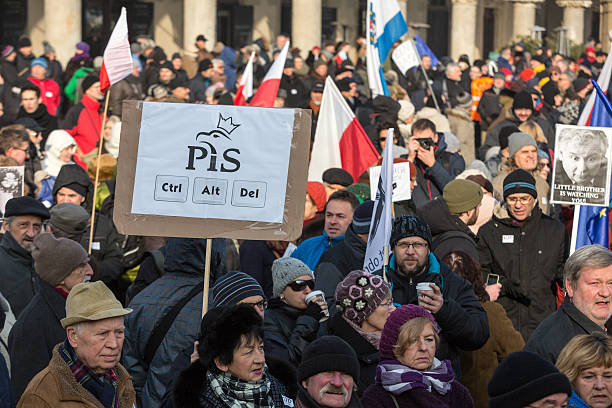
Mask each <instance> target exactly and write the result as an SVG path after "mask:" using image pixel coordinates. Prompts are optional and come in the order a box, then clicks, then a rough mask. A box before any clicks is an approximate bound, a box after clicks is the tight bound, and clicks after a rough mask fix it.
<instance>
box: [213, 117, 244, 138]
mask: <svg viewBox="0 0 612 408" xmlns="http://www.w3.org/2000/svg"><path fill="white" fill-rule="evenodd" d="M238 126H240V124H234V123H233V121H232V117H231V116H229V117H227V118H224V117H223V115H222V114H221V113H219V122H218V123H217V129H221V130H223V131H224V132H225V133H226V134H227V135H228V136H229V135H231V134H232V132H233V131H234V130H236V128H237V127H238Z"/></svg>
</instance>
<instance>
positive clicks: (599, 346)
mask: <svg viewBox="0 0 612 408" xmlns="http://www.w3.org/2000/svg"><path fill="white" fill-rule="evenodd" d="M557 368H558V369H559V371H561V372H562V373H563V374H565V375H566V376H567V377H568V378H569V380H570V382H571V383H572V388H573V392H572V397H571V398H570V400H569V406H571V407H574V408H608V407H612V339H611V338H610V337H609V336H608V335H606V334H604V333H601V332H594V333H591V334H583V335H580V336H576V337H574V338H573V339H571V340H570V341H569V343H567V345H566V346H565V347H564V348H563V350H561V354H559V359H558V360H557Z"/></svg>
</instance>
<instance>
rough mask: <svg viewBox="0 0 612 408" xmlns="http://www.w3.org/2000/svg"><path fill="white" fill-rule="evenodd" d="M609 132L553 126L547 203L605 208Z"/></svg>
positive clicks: (607, 181) (611, 134) (607, 185)
mask: <svg viewBox="0 0 612 408" xmlns="http://www.w3.org/2000/svg"><path fill="white" fill-rule="evenodd" d="M611 136H612V129H611V128H605V127H590V126H588V127H585V126H570V125H557V129H556V135H555V151H556V155H555V162H554V165H553V174H552V180H553V182H552V188H551V202H552V203H556V204H580V205H593V206H607V205H608V201H609V197H610V169H611V168H610V154H609V146H610V140H611Z"/></svg>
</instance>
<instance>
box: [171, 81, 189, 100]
mask: <svg viewBox="0 0 612 408" xmlns="http://www.w3.org/2000/svg"><path fill="white" fill-rule="evenodd" d="M167 88H168V90H169V91H170V95H169V96H168V97H167V98H166V100H165V102H189V92H190V90H189V83H188V82H187V81H185V80H184V79H183V78H180V77H178V76H176V77H174V78H173V79H172V81H170V83H169V84H168V85H167Z"/></svg>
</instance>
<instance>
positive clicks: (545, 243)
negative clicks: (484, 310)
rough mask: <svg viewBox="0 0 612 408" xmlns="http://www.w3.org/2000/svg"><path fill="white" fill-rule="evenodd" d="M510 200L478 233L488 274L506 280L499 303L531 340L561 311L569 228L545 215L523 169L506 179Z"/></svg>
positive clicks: (482, 264) (480, 254) (504, 188)
mask: <svg viewBox="0 0 612 408" xmlns="http://www.w3.org/2000/svg"><path fill="white" fill-rule="evenodd" d="M503 194H504V202H503V203H500V204H498V206H497V207H496V208H495V210H494V212H493V218H492V219H491V220H490V221H489V222H488V223H486V224H485V225H483V226H482V227H481V228H480V230H479V231H478V238H479V240H478V252H479V257H480V264H481V266H482V272H483V274H484V276H487V275H488V274H495V275H498V276H499V277H500V278H501V279H500V281H499V283H501V285H502V287H501V292H500V297H499V302H500V303H501V305H502V306H503V307H504V309H505V310H506V313H507V314H508V317H509V318H510V320H512V323H513V324H514V327H515V328H516V329H517V330H518V331H520V332H521V334H522V335H523V337H524V339H525V340H527V339H528V338H529V336H530V335H531V333H532V332H533V331H534V330H535V328H536V327H537V326H538V324H539V323H540V322H541V321H542V320H544V318H546V317H547V316H548V315H550V314H551V313H553V312H554V311H555V309H556V301H555V296H556V287H557V286H558V287H562V284H561V282H562V276H563V265H564V263H565V260H566V259H567V254H568V248H567V246H568V242H569V241H568V237H567V232H566V230H565V227H564V226H563V224H561V223H560V222H559V221H557V220H554V219H553V218H551V217H549V216H547V215H545V214H543V213H542V210H541V209H540V207H539V206H538V205H537V203H538V201H537V197H538V192H537V188H536V181H535V179H534V178H533V176H532V175H531V174H529V173H528V172H526V171H525V170H522V169H518V170H515V171H513V172H512V173H510V174H509V175H508V176H507V177H506V178H505V179H504V187H503Z"/></svg>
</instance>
